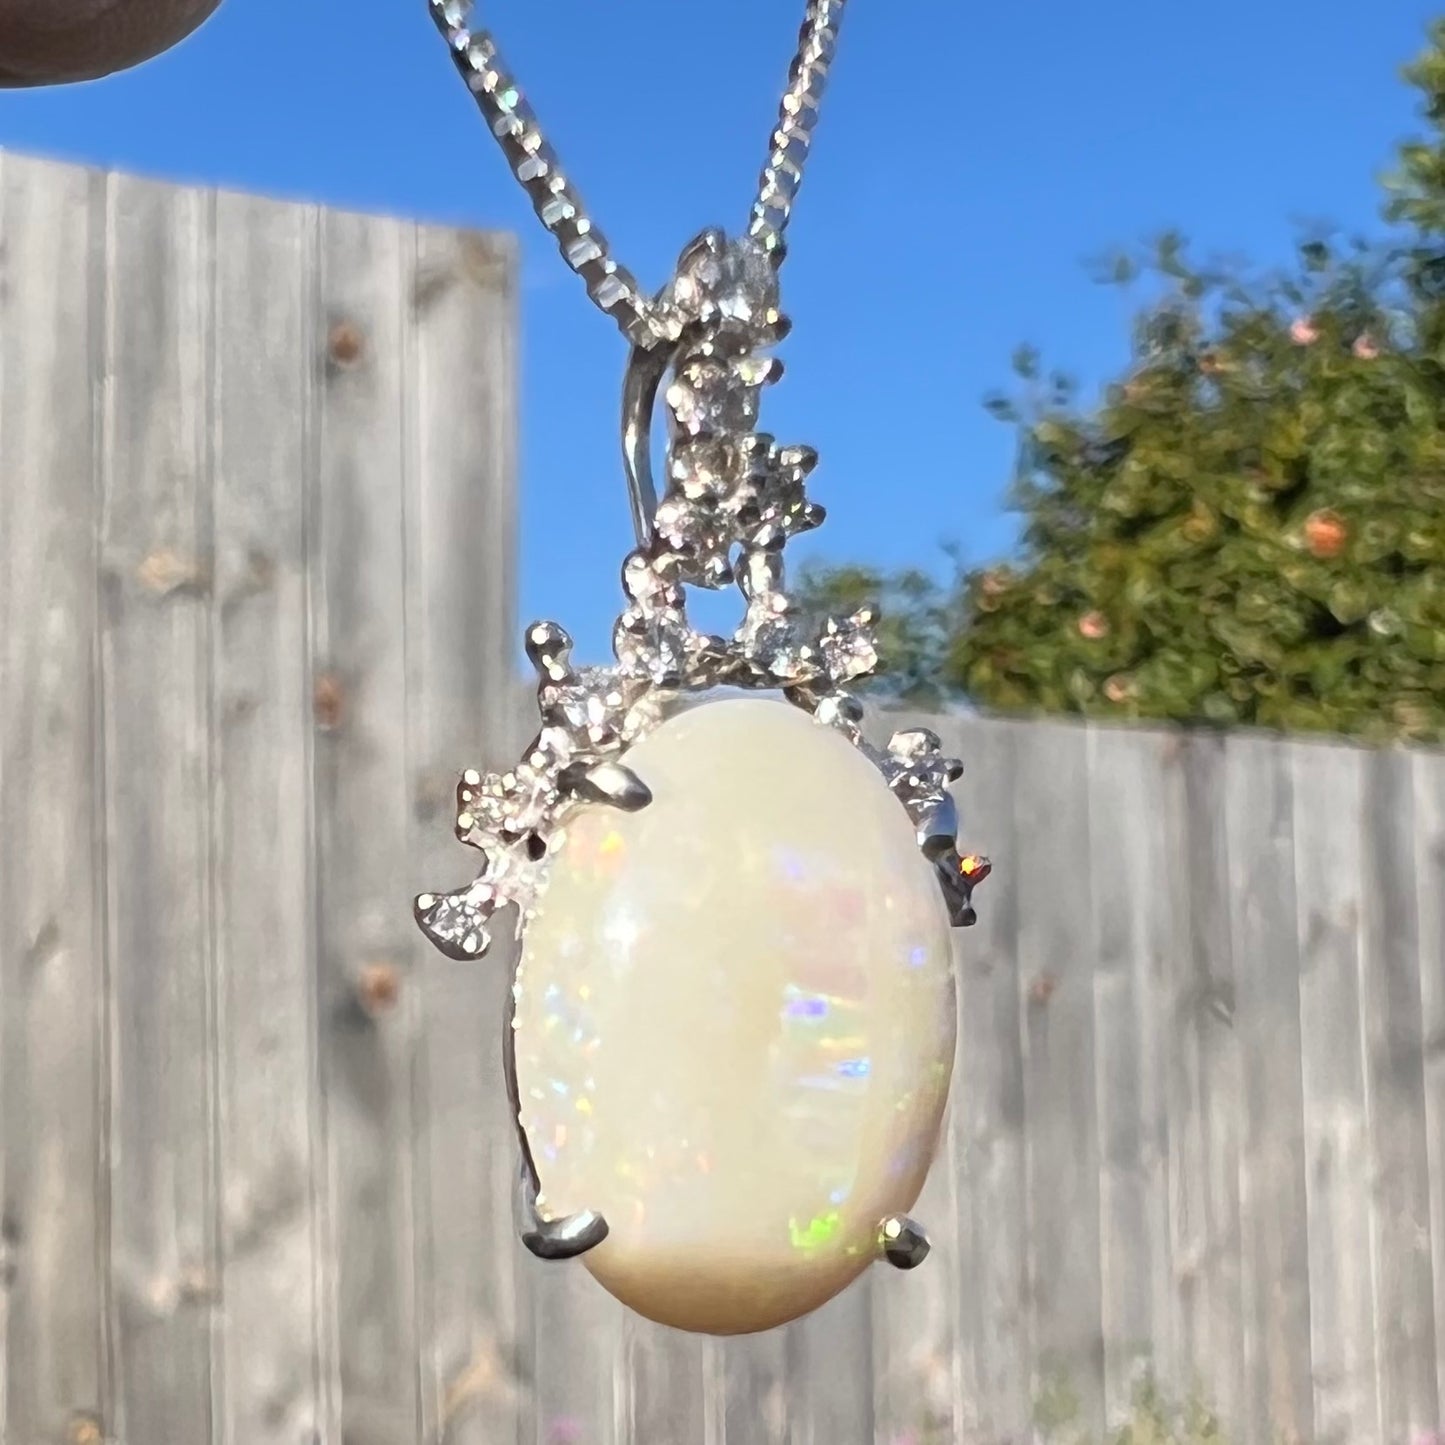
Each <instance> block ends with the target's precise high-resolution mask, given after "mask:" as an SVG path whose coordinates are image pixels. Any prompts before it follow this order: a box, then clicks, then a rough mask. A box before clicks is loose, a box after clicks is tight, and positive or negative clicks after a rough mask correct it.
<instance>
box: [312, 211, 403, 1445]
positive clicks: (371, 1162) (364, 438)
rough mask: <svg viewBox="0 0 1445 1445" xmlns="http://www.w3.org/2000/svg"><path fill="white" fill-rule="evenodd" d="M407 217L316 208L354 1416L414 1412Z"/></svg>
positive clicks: (334, 1077) (333, 1185)
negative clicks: (407, 901)
mask: <svg viewBox="0 0 1445 1445" xmlns="http://www.w3.org/2000/svg"><path fill="white" fill-rule="evenodd" d="M413 235H414V232H413V230H412V228H411V227H409V226H406V225H404V224H402V223H400V222H381V221H374V220H368V219H364V218H362V217H356V216H344V215H339V214H332V213H328V214H325V215H323V217H322V219H321V252H322V260H321V274H320V278H319V285H320V292H319V310H318V315H317V321H318V323H319V324H317V325H316V326H315V327H314V328H313V332H312V336H311V347H312V357H313V359H314V365H315V367H316V372H317V375H318V378H319V380H318V383H317V385H318V395H317V431H318V457H317V464H316V469H315V473H314V477H313V487H314V490H313V493H312V500H311V509H310V511H311V521H312V527H311V538H310V542H311V547H312V558H311V618H312V628H313V632H312V655H313V661H312V667H313V672H312V687H313V710H314V713H315V726H316V801H315V818H316V849H317V854H316V873H317V910H318V911H317V917H318V923H317V933H318V939H319V950H318V959H317V963H318V977H317V988H318V996H319V1008H318V1025H319V1028H320V1039H319V1047H320V1056H321V1097H322V1103H323V1112H324V1126H325V1137H326V1151H327V1152H326V1159H327V1173H326V1194H327V1196H328V1202H329V1213H330V1230H331V1235H330V1246H329V1247H330V1251H331V1263H332V1268H333V1271H334V1276H333V1287H334V1290H335V1300H334V1305H333V1306H332V1308H334V1311H335V1318H336V1320H337V1322H338V1337H337V1339H336V1341H335V1345H334V1348H335V1351H336V1356H335V1359H336V1366H337V1369H338V1372H339V1378H340V1387H341V1391H342V1394H341V1401H342V1411H341V1432H342V1435H343V1437H344V1438H345V1439H346V1440H347V1441H348V1442H350V1441H352V1440H355V1441H356V1442H358V1445H403V1442H409V1441H412V1440H414V1439H416V1438H418V1435H419V1433H420V1430H421V1426H422V1419H421V1414H420V1409H421V1403H420V1398H419V1385H418V1371H417V1355H418V1349H417V1344H418V1341H417V1323H416V1313H417V1310H416V1278H415V1267H414V1259H415V1251H414V1242H415V1235H416V1224H415V1207H414V1200H413V1197H412V1187H413V1167H412V1166H413V1157H412V1136H413V1128H414V1111H413V1083H414V1081H413V1068H414V1064H415V1043H416V1029H417V1021H418V1008H419V1004H418V1000H417V997H416V989H415V987H414V981H413V979H412V978H411V976H410V971H409V968H408V964H409V962H410V960H411V959H412V958H413V956H414V953H413V949H414V940H413V937H412V924H411V920H410V919H409V918H408V916H407V913H406V910H405V908H404V907H402V906H399V905H400V904H401V902H402V899H400V898H398V894H402V897H403V898H404V893H403V889H404V886H405V885H404V882H403V880H405V879H407V878H408V876H409V860H408V857H407V842H408V839H409V837H410V826H409V825H410V817H411V798H410V785H409V779H408V777H407V769H406V759H407V751H408V748H407V744H408V737H407V695H406V684H407V659H406V653H405V639H406V633H405V557H406V546H407V536H406V517H405V507H404V495H403V488H402V478H403V476H404V475H405V466H406V436H405V414H406V406H405V401H404V397H405V394H406V387H407V386H408V384H409V380H410V378H409V377H408V376H407V374H406V367H405V356H406V350H405V342H404V337H403V330H404V326H405V321H406V317H407V315H408V311H409V308H408V305H407V294H406V285H407V281H408V278H409V275H410V271H411V264H412V239H413Z"/></svg>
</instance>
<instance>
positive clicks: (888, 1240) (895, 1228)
mask: <svg viewBox="0 0 1445 1445" xmlns="http://www.w3.org/2000/svg"><path fill="white" fill-rule="evenodd" d="M931 1249H932V1245H930V1244H929V1242H928V1235H927V1234H926V1233H924V1230H923V1227H922V1225H919V1224H916V1223H915V1222H914V1221H913V1220H911V1219H909V1218H908V1216H907V1215H904V1214H890V1215H889V1216H888V1217H887V1218H886V1219H884V1220H883V1221H882V1222H881V1223H880V1224H879V1226H878V1252H879V1254H880V1255H882V1257H883V1258H884V1259H885V1260H887V1262H888V1263H889V1264H891V1265H892V1266H893V1268H894V1269H905V1270H906V1269H917V1268H918V1266H919V1265H920V1264H922V1263H923V1261H924V1260H925V1259H927V1258H928V1255H929V1251H930V1250H931Z"/></svg>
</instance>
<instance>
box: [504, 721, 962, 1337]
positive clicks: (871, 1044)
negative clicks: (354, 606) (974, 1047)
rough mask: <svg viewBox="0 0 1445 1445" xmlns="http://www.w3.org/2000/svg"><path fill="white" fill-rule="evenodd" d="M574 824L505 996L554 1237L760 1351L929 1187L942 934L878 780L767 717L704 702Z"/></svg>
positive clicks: (686, 1322) (660, 733)
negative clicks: (512, 1002) (640, 801)
mask: <svg viewBox="0 0 1445 1445" xmlns="http://www.w3.org/2000/svg"><path fill="white" fill-rule="evenodd" d="M627 763H628V765H629V766H630V767H632V768H633V769H634V770H635V771H636V772H637V774H638V775H639V776H640V777H641V778H642V779H643V780H644V781H645V782H646V783H647V785H648V787H649V788H650V789H651V790H652V794H653V802H652V803H651V805H650V806H649V807H647V808H644V809H643V810H642V811H641V812H639V813H634V814H624V813H620V812H618V811H617V810H615V809H611V808H607V807H602V806H596V807H587V808H584V809H581V810H579V812H578V813H577V814H576V815H575V817H574V818H573V819H571V820H569V822H568V824H567V827H566V834H565V837H564V838H563V840H562V841H561V844H560V847H559V848H558V851H557V854H556V857H555V859H554V861H553V863H552V865H551V871H550V875H549V878H548V882H547V886H546V889H545V892H544V894H543V896H542V899H541V902H540V904H539V907H538V911H537V913H536V915H535V917H534V918H533V919H532V920H531V922H530V923H529V924H528V927H527V932H526V937H525V941H524V944H523V949H522V959H521V963H520V966H519V970H518V975H517V986H516V987H517V992H516V998H517V1008H516V1025H515V1026H516V1039H515V1042H516V1068H517V1081H518V1092H519V1096H520V1099H521V1118H522V1125H523V1128H524V1129H525V1130H526V1134H527V1138H528V1142H529V1144H530V1146H531V1149H532V1153H533V1157H534V1159H535V1161H536V1165H537V1172H538V1174H539V1176H540V1178H541V1184H542V1199H541V1205H542V1210H543V1213H544V1215H545V1216H547V1217H554V1216H557V1215H563V1214H570V1213H573V1212H575V1211H578V1210H582V1209H595V1210H599V1211H600V1212H601V1213H602V1214H603V1215H604V1216H605V1217H606V1219H607V1221H608V1223H609V1225H610V1226H611V1233H610V1235H609V1237H608V1238H607V1239H606V1240H605V1241H604V1242H603V1243H602V1244H601V1245H599V1246H598V1247H597V1248H596V1249H594V1250H593V1251H591V1252H590V1253H589V1254H587V1255H586V1256H585V1259H586V1263H587V1266H588V1268H589V1269H590V1270H591V1271H592V1273H593V1275H594V1276H595V1277H596V1278H597V1279H598V1280H599V1281H600V1282H601V1283H602V1285H603V1286H604V1287H605V1288H606V1289H607V1290H609V1291H610V1292H611V1293H612V1294H613V1295H615V1296H616V1297H617V1298H618V1299H620V1300H621V1301H622V1302H623V1303H624V1304H625V1305H627V1306H629V1307H630V1308H631V1309H633V1310H636V1311H637V1312H638V1313H639V1314H642V1315H646V1316H647V1317H648V1318H650V1319H653V1320H657V1321H659V1322H660V1323H663V1324H667V1325H672V1326H675V1327H677V1328H680V1329H685V1330H696V1331H703V1332H706V1333H709V1334H742V1333H749V1332H752V1331H756V1330H764V1329H770V1328H771V1327H773V1326H775V1325H780V1324H784V1323H786V1322H787V1321H788V1320H791V1319H796V1318H797V1317H798V1316H800V1315H803V1314H806V1313H808V1312H809V1311H810V1310H813V1309H816V1308H817V1307H818V1306H819V1305H821V1304H823V1303H825V1302H826V1301H827V1300H829V1299H830V1298H832V1296H834V1295H835V1294H837V1293H838V1292H839V1291H840V1290H842V1289H843V1288H844V1287H845V1286H847V1285H848V1284H849V1283H850V1282H851V1281H852V1280H853V1279H855V1278H856V1277H857V1276H858V1275H859V1274H860V1273H861V1272H862V1271H863V1269H864V1268H865V1267H866V1266H867V1265H868V1264H869V1263H870V1261H871V1260H873V1259H874V1258H875V1257H876V1255H877V1238H878V1226H879V1222H880V1221H881V1220H882V1219H883V1217H884V1216H886V1215H888V1214H891V1213H895V1212H898V1213H902V1212H906V1211H907V1210H908V1209H910V1208H911V1207H912V1206H913V1204H914V1202H915V1200H916V1199H917V1197H918V1193H919V1190H920V1189H921V1188H922V1186H923V1181H924V1177H925V1175H926V1173H927V1171H928V1166H929V1164H930V1162H931V1159H932V1155H933V1150H934V1147H935V1143H936V1140H937V1136H938V1129H939V1123H940V1119H941V1117H942V1114H943V1109H944V1105H945V1102H946V1099H947V1094H948V1085H949V1078H950V1075H951V1072H952V1067H953V1054H954V1041H955V1035H956V1029H957V1018H956V1002H955V993H954V982H953V970H952V963H951V957H950V949H949V926H948V916H947V912H946V909H945V907H944V903H943V899H942V895H941V893H940V890H939V887H938V883H937V881H936V879H935V878H934V877H933V875H932V871H931V869H930V867H929V865H928V864H927V863H926V862H925V860H924V859H923V858H922V856H921V855H920V854H919V851H918V847H917V843H916V842H915V839H914V831H913V826H912V824H911V823H910V821H909V818H908V815H907V813H906V812H905V811H904V809H903V807H902V805H901V804H900V803H899V801H898V799H897V798H896V797H894V796H893V794H892V793H890V792H889V790H888V788H887V787H886V786H885V784H884V782H883V780H882V778H881V777H880V775H879V773H878V771H877V769H876V768H875V767H874V766H873V765H872V763H871V762H869V760H868V759H867V758H865V757H863V756H862V755H861V754H860V753H859V752H858V751H857V750H856V749H855V748H853V747H852V745H851V744H850V743H849V742H848V741H847V740H846V739H845V738H843V737H841V736H839V735H838V734H837V733H836V732H834V731H832V730H830V729H828V728H826V727H823V726H822V725H820V724H819V723H817V722H815V721H814V720H813V719H812V718H811V717H809V716H807V715H806V714H805V713H802V712H799V711H798V710H797V709H795V708H793V707H791V706H789V705H787V704H785V703H781V702H774V701H771V700H759V699H745V700H728V701H722V702H709V703H704V704H703V705H701V706H699V707H695V708H693V709H691V710H689V711H686V712H683V713H680V714H678V715H677V716H675V717H672V718H670V719H669V720H668V721H666V722H665V723H663V724H662V725H661V726H660V727H659V728H658V729H657V730H656V731H655V732H653V733H652V734H650V735H649V736H648V737H646V738H644V739H643V740H642V741H641V742H640V743H638V744H637V745H636V746H635V747H634V748H633V749H632V750H631V751H630V752H629V754H628V755H627Z"/></svg>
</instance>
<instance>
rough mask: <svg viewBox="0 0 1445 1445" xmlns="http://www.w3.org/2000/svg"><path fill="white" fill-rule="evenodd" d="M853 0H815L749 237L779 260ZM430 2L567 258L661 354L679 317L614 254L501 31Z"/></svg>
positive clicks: (616, 316)
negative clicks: (524, 88)
mask: <svg viewBox="0 0 1445 1445" xmlns="http://www.w3.org/2000/svg"><path fill="white" fill-rule="evenodd" d="M845 3H846V0H808V8H807V14H806V16H805V17H804V20H803V25H802V29H801V30H800V31H799V34H798V49H797V53H796V54H795V56H794V57H793V63H792V67H791V69H790V70H789V73H788V88H787V90H786V92H785V93H784V95H783V101H782V105H781V107H780V110H779V115H778V123H777V126H776V127H775V128H774V130H773V134H772V141H771V148H770V150H769V154H768V161H767V164H766V165H765V166H764V167H763V172H762V176H761V179H760V181H759V185H758V195H757V199H756V200H755V201H754V202H753V207H752V216H751V221H750V223H749V227H748V234H749V235H750V236H751V237H752V238H753V239H754V240H755V241H756V242H758V244H759V245H761V246H762V247H763V248H764V249H765V250H767V251H769V252H770V253H772V254H773V255H774V257H775V258H777V259H781V257H782V254H783V232H784V231H785V230H786V228H787V225H788V221H789V219H790V218H791V215H792V210H793V203H794V201H795V199H796V197H797V194H798V188H799V186H800V185H801V184H802V179H803V167H804V165H805V164H806V162H807V158H808V151H809V149H810V147H811V144H812V139H813V130H814V128H815V126H816V125H817V121H818V107H819V105H820V103H821V101H822V96H823V90H824V87H825V85H826V84H827V79H828V67H829V65H830V64H831V63H832V60H833V54H834V50H835V48H836V46H837V40H838V26H839V24H840V22H841V20H842V17H843V7H844V4H845ZM428 4H429V7H430V9H431V14H432V19H433V20H434V21H435V23H436V26H437V28H438V29H439V30H440V31H441V33H442V34H443V35H444V36H445V37H446V41H447V45H448V47H449V48H450V50H451V54H452V60H453V62H454V63H455V64H456V67H457V71H458V73H459V74H460V75H461V77H462V79H463V80H465V81H466V83H467V88H468V89H469V90H470V91H471V93H472V95H473V97H474V98H475V100H476V102H477V106H478V108H479V109H480V110H481V112H482V115H483V116H484V117H485V119H486V122H487V125H488V127H489V128H490V130H491V132H492V135H493V136H494V137H495V138H496V140H497V143H498V144H499V145H500V146H501V148H502V153H503V154H504V155H505V156H506V158H507V163H508V164H509V165H510V166H511V168H512V174H513V175H514V176H515V177H516V178H517V180H518V181H519V182H520V183H521V185H522V188H523V190H525V191H526V192H527V195H528V196H529V197H530V199H531V202H532V209H533V211H535V212H536V215H537V219H538V220H539V221H541V223H542V224H543V226H545V227H546V229H547V230H548V231H549V232H550V233H551V235H552V237H553V239H554V240H555V241H556V242H557V248H558V250H559V251H560V252H561V253H562V259H563V260H564V261H565V262H566V263H567V265H568V266H569V267H570V268H571V269H572V270H573V271H574V272H576V273H577V275H578V276H580V277H581V278H582V280H583V282H584V284H585V285H586V287H587V294H588V295H589V296H590V297H591V298H592V300H593V302H594V303H595V304H596V305H597V306H598V307H599V309H601V310H602V311H604V312H606V313H607V315H609V316H610V317H612V319H613V320H614V321H615V322H616V323H617V325H618V327H619V328H620V329H621V331H622V333H623V335H625V336H626V337H627V338H628V340H629V341H631V342H632V343H633V345H634V346H640V347H643V348H644V349H647V350H651V349H652V348H653V347H655V346H657V345H658V344H659V343H662V342H665V341H669V340H672V339H675V336H676V325H675V323H674V322H673V321H672V320H671V319H670V318H669V317H668V316H667V315H665V314H664V313H663V312H662V310H661V309H660V308H658V307H657V306H656V305H654V303H653V302H652V301H651V300H650V299H649V298H648V296H647V295H646V294H645V293H644V292H643V290H642V287H641V286H640V285H639V284H638V281H637V278H636V277H635V276H633V274H632V273H631V272H630V271H629V270H627V268H626V267H625V266H623V265H621V263H620V262H618V261H617V259H616V258H615V257H614V256H613V254H612V251H611V248H610V247H609V246H608V243H607V238H606V236H604V235H603V234H602V232H601V230H600V229H598V227H597V226H596V224H595V223H594V222H593V220H592V217H591V216H590V215H589V214H588V212H587V208H586V207H585V206H584V205H583V203H582V197H581V196H580V195H579V194H578V193H577V190H576V188H575V187H574V186H573V184H572V182H571V181H570V180H569V179H568V177H567V174H566V172H565V171H564V170H563V169H562V164H561V162H560V161H559V160H558V157H557V152H556V151H555V150H553V148H552V146H551V143H550V142H549V141H548V140H547V137H546V135H545V134H544V132H543V130H542V127H541V126H540V124H539V123H538V121H537V117H536V114H535V113H534V112H533V110H532V107H531V106H530V105H529V104H528V103H527V100H526V97H525V96H524V95H523V94H522V92H521V89H520V88H519V87H518V85H517V82H516V81H515V79H513V77H512V76H511V74H510V73H509V72H508V70H507V67H506V65H505V64H504V63H503V61H502V57H501V55H500V53H499V52H498V49H497V43H496V40H495V39H494V38H493V36H492V33H491V32H490V31H489V30H487V29H485V28H483V27H480V26H474V25H472V24H470V23H469V21H470V17H471V13H472V9H473V3H472V0H428Z"/></svg>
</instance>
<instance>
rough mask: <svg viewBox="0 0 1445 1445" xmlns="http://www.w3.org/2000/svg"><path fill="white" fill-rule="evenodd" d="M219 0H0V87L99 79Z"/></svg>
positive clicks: (184, 29) (145, 54)
mask: <svg viewBox="0 0 1445 1445" xmlns="http://www.w3.org/2000/svg"><path fill="white" fill-rule="evenodd" d="M219 4H220V0H0V87H5V88H12V89H13V88H15V87H20V86H36V85H64V84H67V83H69V82H72V81H78V80H97V79H99V78H100V77H101V76H103V75H111V74H113V73H114V72H115V71H117V70H128V69H129V68H130V67H131V66H133V65H139V64H140V63H141V62H142V61H145V60H150V59H152V58H153V57H155V56H157V55H159V54H161V53H162V52H163V51H165V50H169V49H170V48H171V46H173V45H176V44H178V43H179V42H180V41H182V40H184V39H185V38H186V36H187V35H189V34H190V33H191V31H193V30H194V29H195V28H196V27H197V26H198V25H199V24H200V23H201V22H202V21H203V20H205V19H206V18H207V17H208V16H209V15H210V14H211V13H212V12H213V11H214V10H215V9H216V7H217V6H218V5H219Z"/></svg>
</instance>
